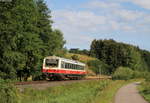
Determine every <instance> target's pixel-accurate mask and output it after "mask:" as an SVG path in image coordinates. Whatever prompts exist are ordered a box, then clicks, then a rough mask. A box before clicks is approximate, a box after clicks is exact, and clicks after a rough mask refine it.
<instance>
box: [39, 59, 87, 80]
mask: <svg viewBox="0 0 150 103" xmlns="http://www.w3.org/2000/svg"><path fill="white" fill-rule="evenodd" d="M42 72H43V74H45V75H46V77H48V78H49V79H51V80H53V79H66V78H69V79H81V78H82V77H84V76H85V75H86V70H85V64H84V63H81V62H78V61H75V60H70V59H65V58H61V57H56V56H49V57H45V58H44V61H43V69H42Z"/></svg>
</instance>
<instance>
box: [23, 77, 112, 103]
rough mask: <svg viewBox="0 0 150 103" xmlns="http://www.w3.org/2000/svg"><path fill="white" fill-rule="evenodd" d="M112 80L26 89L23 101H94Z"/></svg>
mask: <svg viewBox="0 0 150 103" xmlns="http://www.w3.org/2000/svg"><path fill="white" fill-rule="evenodd" d="M109 83H110V81H107V80H106V81H86V82H81V83H73V84H71V85H64V86H58V87H51V88H48V89H46V90H35V89H26V90H25V92H24V93H23V94H21V95H22V96H21V103H92V102H93V100H94V98H95V97H97V96H99V94H100V93H101V92H102V91H103V89H104V88H106V86H108V84H109Z"/></svg>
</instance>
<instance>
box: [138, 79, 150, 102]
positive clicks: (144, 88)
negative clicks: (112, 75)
mask: <svg viewBox="0 0 150 103" xmlns="http://www.w3.org/2000/svg"><path fill="white" fill-rule="evenodd" d="M138 89H139V91H140V94H141V95H142V96H143V97H144V98H145V100H147V101H148V102H149V103H150V82H149V81H147V82H143V83H142V84H141V85H140V86H139V88H138Z"/></svg>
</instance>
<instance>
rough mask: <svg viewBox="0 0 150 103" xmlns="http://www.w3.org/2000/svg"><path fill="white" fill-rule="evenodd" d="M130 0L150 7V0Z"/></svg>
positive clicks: (144, 6) (147, 7)
mask: <svg viewBox="0 0 150 103" xmlns="http://www.w3.org/2000/svg"><path fill="white" fill-rule="evenodd" d="M130 1H131V2H132V3H134V4H137V5H139V6H141V7H143V8H145V9H150V0H130Z"/></svg>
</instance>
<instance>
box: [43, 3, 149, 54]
mask: <svg viewBox="0 0 150 103" xmlns="http://www.w3.org/2000/svg"><path fill="white" fill-rule="evenodd" d="M45 2H46V3H47V5H48V8H49V9H50V10H51V16H52V20H53V21H54V23H53V28H54V29H59V30H61V31H62V32H63V34H64V39H65V40H66V45H65V46H66V47H67V48H80V49H90V44H91V42H92V40H94V39H114V40H116V41H118V42H124V43H128V44H132V45H135V46H139V47H140V48H141V49H146V50H149V51H150V0H45Z"/></svg>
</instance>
